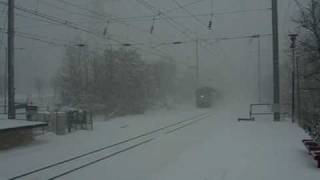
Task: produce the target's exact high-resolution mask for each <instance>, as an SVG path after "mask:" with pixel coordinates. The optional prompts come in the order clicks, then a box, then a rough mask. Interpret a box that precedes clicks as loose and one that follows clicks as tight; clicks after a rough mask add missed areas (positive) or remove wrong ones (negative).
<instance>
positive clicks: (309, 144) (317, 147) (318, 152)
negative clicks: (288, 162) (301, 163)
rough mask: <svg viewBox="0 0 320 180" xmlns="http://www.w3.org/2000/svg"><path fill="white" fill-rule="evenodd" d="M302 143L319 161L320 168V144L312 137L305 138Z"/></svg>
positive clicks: (319, 166)
mask: <svg viewBox="0 0 320 180" xmlns="http://www.w3.org/2000/svg"><path fill="white" fill-rule="evenodd" d="M302 143H303V144H304V146H305V147H306V148H307V150H308V152H309V154H310V155H311V156H312V157H313V159H314V160H316V161H317V167H318V168H320V144H318V143H316V142H314V141H313V140H311V139H304V140H302Z"/></svg>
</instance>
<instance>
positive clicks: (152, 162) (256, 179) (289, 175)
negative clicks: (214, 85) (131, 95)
mask: <svg viewBox="0 0 320 180" xmlns="http://www.w3.org/2000/svg"><path fill="white" fill-rule="evenodd" d="M243 110H247V109H246V108H244V107H243V106H230V105H229V106H220V107H215V108H213V109H212V110H210V111H211V115H210V116H209V117H208V118H205V119H204V120H203V121H199V122H197V123H195V124H193V125H191V126H188V127H186V128H184V129H180V130H179V131H175V132H174V133H171V134H165V133H164V134H160V135H158V136H156V137H155V138H154V139H153V141H150V142H149V143H146V144H143V145H142V146H139V147H136V148H134V149H132V150H130V151H127V152H124V153H122V154H119V155H117V156H114V157H112V158H110V159H107V160H103V161H100V162H98V163H95V164H93V165H91V166H88V167H85V168H83V169H81V170H79V171H75V172H73V173H70V174H68V175H66V176H63V177H61V179H66V180H70V179H71V180H72V179H74V180H82V179H83V180H87V179H108V180H166V179H168V180H180V179H181V180H188V179H190V180H195V179H197V180H198V179H199V180H206V179H207V180H234V179H237V180H264V179H265V180H270V179H281V180H289V179H290V180H301V179H306V180H307V179H319V177H320V170H319V169H316V166H315V162H314V161H313V160H312V159H311V158H310V157H309V155H308V154H307V152H306V150H305V149H304V147H303V145H302V144H301V139H303V138H306V137H307V136H306V135H305V133H304V132H303V131H302V130H301V129H300V128H298V127H297V126H296V125H294V124H291V123H290V122H279V123H274V122H272V119H271V118H263V119H257V121H256V122H237V118H238V117H243V116H244V115H245V114H247V111H246V112H244V111H243ZM205 111H207V110H197V109H193V108H183V109H176V110H171V111H166V110H161V111H152V112H148V113H146V114H145V115H138V116H127V117H122V118H116V119H113V120H110V121H103V118H100V120H99V121H96V122H95V123H94V131H79V132H76V133H72V134H68V135H66V136H55V135H52V134H46V135H44V136H39V137H38V138H37V141H35V142H34V143H33V144H31V145H29V146H26V147H20V148H16V149H14V150H10V151H2V152H0V177H3V178H9V177H13V176H15V175H19V174H21V173H24V172H28V171H30V170H33V169H36V168H39V167H43V166H45V165H48V164H50V163H53V162H58V161H60V160H64V159H66V158H70V157H72V156H75V155H79V154H82V153H85V152H89V151H92V150H94V149H97V148H100V147H103V146H106V145H109V144H113V143H115V142H119V141H121V140H125V139H127V138H129V137H133V136H136V135H139V134H142V133H144V132H148V131H150V130H153V129H157V128H160V127H162V126H165V125H167V124H171V123H174V122H178V121H181V120H183V119H186V118H188V117H192V116H194V115H196V114H201V113H203V112H205ZM115 150H119V149H115ZM79 163H80V162H79ZM79 165H80V164H79ZM63 168H65V169H62V171H66V170H68V167H63ZM60 170H61V169H60ZM50 173H53V174H54V172H48V174H40V175H39V176H38V177H37V176H35V177H32V178H31V177H29V179H48V178H49V177H52V176H51V174H50ZM53 174H52V175H53ZM26 179H28V178H26Z"/></svg>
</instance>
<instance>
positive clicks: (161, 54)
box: [0, 1, 170, 58]
mask: <svg viewBox="0 0 320 180" xmlns="http://www.w3.org/2000/svg"><path fill="white" fill-rule="evenodd" d="M0 4H4V5H7V3H6V2H3V1H0ZM15 9H17V10H19V11H22V12H25V13H28V14H32V15H35V16H38V17H41V18H44V19H47V20H49V21H52V22H55V23H59V24H62V25H65V26H67V27H69V28H72V29H74V30H79V31H82V32H85V33H88V34H90V35H93V36H96V37H98V38H102V39H105V40H111V41H113V42H116V43H118V44H119V45H126V44H128V42H125V43H124V42H122V41H121V40H118V39H115V38H112V37H111V36H108V37H105V36H102V35H100V34H98V33H96V32H92V31H90V30H88V29H86V28H84V27H82V26H80V25H78V24H76V23H74V22H72V21H69V20H65V19H62V18H59V17H55V16H51V15H48V14H45V13H41V12H39V11H35V10H32V9H28V8H25V7H21V6H15ZM129 44H130V45H141V46H143V43H136V42H130V43H129ZM135 48H137V49H140V50H141V51H144V52H147V53H150V54H154V55H157V56H159V57H165V58H167V57H169V56H170V55H168V54H166V53H164V52H161V51H160V50H157V51H156V52H155V51H154V50H153V49H150V50H144V49H142V48H139V47H135Z"/></svg>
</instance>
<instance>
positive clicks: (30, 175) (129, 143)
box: [9, 113, 209, 180]
mask: <svg viewBox="0 0 320 180" xmlns="http://www.w3.org/2000/svg"><path fill="white" fill-rule="evenodd" d="M207 117H209V113H202V114H198V115H196V116H193V117H190V118H187V119H185V120H182V121H179V122H176V123H172V124H169V125H167V126H164V127H161V128H158V129H155V130H152V131H149V132H146V133H143V134H140V135H138V136H135V137H131V138H129V139H126V140H123V141H120V142H118V143H115V144H112V145H108V146H104V147H101V148H99V149H96V150H93V151H90V152H87V153H84V154H81V155H78V156H75V157H72V158H69V159H65V160H63V161H59V162H56V163H53V164H50V165H47V166H44V167H41V168H38V169H35V170H33V171H30V172H26V173H23V174H20V175H17V176H15V177H12V178H9V180H16V179H39V178H40V179H48V180H54V179H58V178H60V177H63V176H66V175H68V174H70V173H73V172H75V171H77V170H80V169H83V168H85V167H88V166H90V165H93V164H96V163H98V162H101V161H103V160H106V159H109V158H111V157H114V156H116V155H119V154H121V153H124V152H126V151H129V150H132V149H135V148H137V147H139V146H142V145H144V144H146V143H149V142H151V141H153V140H154V139H155V138H156V137H157V136H159V135H163V134H171V133H174V132H176V131H178V130H181V129H183V128H186V127H188V126H191V125H192V124H194V123H196V122H199V121H201V120H204V119H206V118H207Z"/></svg>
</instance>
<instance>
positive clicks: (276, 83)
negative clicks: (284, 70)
mask: <svg viewBox="0 0 320 180" xmlns="http://www.w3.org/2000/svg"><path fill="white" fill-rule="evenodd" d="M271 4H272V36H273V103H274V108H273V109H274V121H280V79H279V35H278V0H272V3H271Z"/></svg>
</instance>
